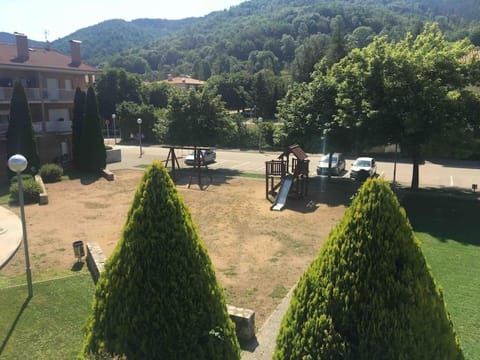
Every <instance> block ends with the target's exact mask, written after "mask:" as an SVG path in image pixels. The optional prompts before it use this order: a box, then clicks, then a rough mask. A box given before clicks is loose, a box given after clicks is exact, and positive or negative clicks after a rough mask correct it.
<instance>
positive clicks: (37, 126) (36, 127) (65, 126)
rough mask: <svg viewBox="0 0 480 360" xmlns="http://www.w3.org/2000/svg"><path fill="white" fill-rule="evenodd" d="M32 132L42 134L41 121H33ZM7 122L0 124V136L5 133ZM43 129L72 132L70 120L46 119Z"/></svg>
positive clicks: (49, 131)
mask: <svg viewBox="0 0 480 360" xmlns="http://www.w3.org/2000/svg"><path fill="white" fill-rule="evenodd" d="M32 125H33V132H34V133H35V134H42V133H43V127H42V122H41V121H38V122H34V123H32ZM7 129H8V124H0V137H5V135H6V134H7ZM45 130H46V132H47V133H71V132H72V122H71V121H46V122H45Z"/></svg>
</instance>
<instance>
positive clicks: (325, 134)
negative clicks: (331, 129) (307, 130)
mask: <svg viewBox="0 0 480 360" xmlns="http://www.w3.org/2000/svg"><path fill="white" fill-rule="evenodd" d="M327 133H328V132H327V129H324V130H323V155H325V153H326V151H327Z"/></svg>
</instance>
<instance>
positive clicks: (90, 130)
mask: <svg viewBox="0 0 480 360" xmlns="http://www.w3.org/2000/svg"><path fill="white" fill-rule="evenodd" d="M78 165H79V168H80V169H81V170H83V171H91V172H96V171H100V170H101V169H104V168H105V165H106V152H105V145H104V140H103V136H102V129H101V126H100V118H99V116H98V105H97V96H96V95H95V90H94V89H93V87H92V86H90V87H89V88H88V90H87V95H86V98H85V115H84V119H83V124H82V129H81V133H80V158H79V162H78Z"/></svg>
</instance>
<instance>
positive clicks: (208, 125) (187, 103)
mask: <svg viewBox="0 0 480 360" xmlns="http://www.w3.org/2000/svg"><path fill="white" fill-rule="evenodd" d="M166 122H167V123H166V125H165V126H166V128H167V129H168V130H167V134H166V139H164V140H166V141H167V142H168V143H170V144H178V145H200V146H215V145H218V144H220V143H226V142H228V141H229V139H228V138H229V135H231V134H232V133H234V127H235V125H234V123H233V122H232V121H231V120H230V119H229V117H228V116H227V113H226V111H225V108H224V106H223V103H222V102H221V101H220V98H219V97H215V96H212V95H211V93H210V92H209V91H207V90H202V91H196V90H195V89H190V90H187V91H178V92H176V93H175V94H174V96H173V97H172V99H171V101H170V105H169V107H168V112H167V119H166Z"/></svg>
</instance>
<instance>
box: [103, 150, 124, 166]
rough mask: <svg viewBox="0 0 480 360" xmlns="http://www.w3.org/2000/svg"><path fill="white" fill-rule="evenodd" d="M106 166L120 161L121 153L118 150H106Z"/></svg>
mask: <svg viewBox="0 0 480 360" xmlns="http://www.w3.org/2000/svg"><path fill="white" fill-rule="evenodd" d="M106 153H107V164H111V163H114V162H121V161H122V152H121V150H120V149H111V150H107V151H106Z"/></svg>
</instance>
